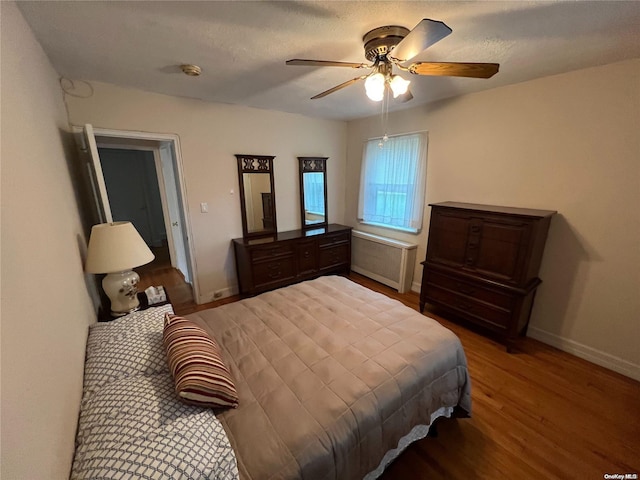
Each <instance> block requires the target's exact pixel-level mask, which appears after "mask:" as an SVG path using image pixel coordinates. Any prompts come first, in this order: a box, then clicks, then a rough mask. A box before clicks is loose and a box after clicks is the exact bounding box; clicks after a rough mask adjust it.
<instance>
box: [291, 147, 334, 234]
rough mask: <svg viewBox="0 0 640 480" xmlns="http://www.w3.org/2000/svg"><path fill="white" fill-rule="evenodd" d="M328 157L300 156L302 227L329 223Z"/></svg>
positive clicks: (320, 225)
mask: <svg viewBox="0 0 640 480" xmlns="http://www.w3.org/2000/svg"><path fill="white" fill-rule="evenodd" d="M327 160H328V158H326V157H298V161H299V162H300V216H301V220H302V228H310V227H322V226H326V225H327Z"/></svg>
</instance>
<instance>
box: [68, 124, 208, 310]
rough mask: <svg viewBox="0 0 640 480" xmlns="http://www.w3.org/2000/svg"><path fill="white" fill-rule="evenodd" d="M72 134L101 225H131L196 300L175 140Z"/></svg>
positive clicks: (144, 135)
mask: <svg viewBox="0 0 640 480" xmlns="http://www.w3.org/2000/svg"><path fill="white" fill-rule="evenodd" d="M75 130H76V133H78V134H80V133H82V141H81V145H82V150H83V151H84V152H86V153H88V155H87V166H88V167H89V170H90V174H91V184H92V189H93V194H94V198H95V204H96V207H97V210H98V216H99V221H100V222H113V221H118V220H128V221H131V222H132V223H133V224H134V226H135V227H136V229H137V230H138V232H139V233H140V235H141V236H142V237H143V239H144V240H145V242H146V243H147V244H148V245H149V246H150V248H151V249H152V251H153V252H154V254H155V255H156V259H157V261H158V262H162V261H164V262H165V264H164V266H165V267H167V266H170V267H173V268H175V269H176V270H178V271H179V273H180V274H182V276H183V277H184V280H185V281H186V282H187V284H188V285H189V286H190V287H192V288H193V298H194V299H196V301H197V299H198V298H199V289H198V284H197V278H196V276H195V275H194V272H193V265H194V262H193V250H192V247H191V240H190V239H191V235H190V228H189V224H188V222H187V219H188V215H187V205H186V202H185V199H184V194H183V192H184V191H185V189H184V180H183V177H182V165H181V164H182V162H181V157H180V148H179V140H178V137H177V136H176V135H171V134H153V133H146V132H130V131H119V130H106V129H95V130H94V129H93V127H92V126H91V125H85V126H84V128H82V129H80V128H76V129H75ZM154 262H156V261H154ZM154 262H152V264H153V263H154ZM167 263H168V264H167ZM150 265H151V264H150ZM147 269H149V267H147ZM138 270H139V269H138Z"/></svg>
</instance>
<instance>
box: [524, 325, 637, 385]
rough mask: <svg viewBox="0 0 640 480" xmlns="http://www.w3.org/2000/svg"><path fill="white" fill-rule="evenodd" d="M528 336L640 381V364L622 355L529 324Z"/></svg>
mask: <svg viewBox="0 0 640 480" xmlns="http://www.w3.org/2000/svg"><path fill="white" fill-rule="evenodd" d="M527 336H528V337H531V338H533V339H535V340H539V341H541V342H542V343H546V344H547V345H551V346H552V347H556V348H557V349H559V350H562V351H563V352H567V353H570V354H572V355H575V356H576V357H580V358H582V359H584V360H587V361H589V362H591V363H595V364H596V365H600V366H601V367H604V368H608V369H609V370H613V371H614V372H618V373H620V374H622V375H625V376H627V377H630V378H633V379H634V380H638V381H640V365H637V364H635V363H631V362H629V361H627V360H624V359H622V358H620V357H616V356H614V355H611V354H609V353H606V352H602V351H600V350H597V349H595V348H593V347H589V346H587V345H583V344H582V343H578V342H576V341H574V340H570V339H568V338H564V337H561V336H559V335H555V334H553V333H549V332H547V331H545V330H541V329H539V328H535V327H532V326H529V329H528V331H527Z"/></svg>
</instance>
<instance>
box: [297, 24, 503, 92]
mask: <svg viewBox="0 0 640 480" xmlns="http://www.w3.org/2000/svg"><path fill="white" fill-rule="evenodd" d="M451 31H452V30H451V28H449V27H448V26H447V25H446V24H444V23H443V22H440V21H437V20H431V19H429V18H425V19H423V20H422V21H421V22H420V23H418V25H416V26H415V28H414V29H413V30H409V29H408V28H405V27H401V26H398V25H389V26H384V27H378V28H374V29H373V30H371V31H370V32H367V33H366V34H365V35H364V37H362V41H363V42H364V54H365V57H366V58H367V60H369V61H370V62H373V63H371V64H366V63H351V62H332V61H328V60H304V59H298V58H296V59H293V60H287V61H286V64H287V65H301V66H312V67H350V68H366V69H372V71H371V72H370V73H368V74H366V75H361V76H359V77H356V78H353V79H351V80H348V81H346V82H344V83H341V84H340V85H336V86H335V87H333V88H330V89H329V90H325V91H324V92H322V93H319V94H318V95H316V96H314V97H311V99H312V100H315V99H317V98H322V97H326V96H327V95H329V94H331V93H334V92H337V91H338V90H341V89H343V88H345V87H348V86H349V85H353V84H354V83H356V82H359V81H360V80H365V79H366V81H365V89H366V93H367V96H368V97H369V98H370V99H371V100H375V101H381V100H382V99H383V98H384V92H385V91H386V90H387V89H389V90H391V92H392V93H393V96H394V98H399V100H400V101H408V100H411V99H412V98H413V95H411V92H410V91H409V90H408V87H409V83H410V82H409V81H408V80H405V79H404V78H402V77H400V76H399V75H394V74H393V67H394V66H395V67H397V68H398V69H399V70H401V71H403V72H408V73H411V74H414V75H440V76H452V77H472V78H490V77H492V76H493V75H495V74H496V73H498V68H499V67H500V65H499V64H497V63H460V62H416V63H412V64H411V65H409V66H404V65H402V64H403V63H405V62H408V61H409V60H411V59H412V58H414V57H415V56H416V55H418V54H419V53H420V52H422V51H423V50H425V49H426V48H428V47H430V46H431V45H433V44H434V43H436V42H439V41H440V40H442V39H443V38H444V37H446V36H447V35H449V34H450V33H451Z"/></svg>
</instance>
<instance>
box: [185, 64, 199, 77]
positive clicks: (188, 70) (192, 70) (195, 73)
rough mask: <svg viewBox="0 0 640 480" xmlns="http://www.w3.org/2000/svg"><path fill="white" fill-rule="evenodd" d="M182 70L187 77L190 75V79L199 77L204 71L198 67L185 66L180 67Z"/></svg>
mask: <svg viewBox="0 0 640 480" xmlns="http://www.w3.org/2000/svg"><path fill="white" fill-rule="evenodd" d="M180 68H181V69H182V71H183V73H184V74H185V75H189V76H190V77H199V76H200V74H201V73H202V69H201V68H200V67H199V66H197V65H191V64H185V65H180Z"/></svg>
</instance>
